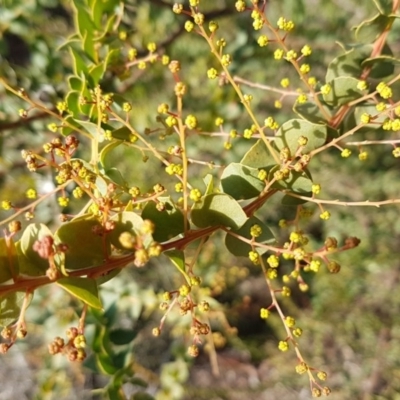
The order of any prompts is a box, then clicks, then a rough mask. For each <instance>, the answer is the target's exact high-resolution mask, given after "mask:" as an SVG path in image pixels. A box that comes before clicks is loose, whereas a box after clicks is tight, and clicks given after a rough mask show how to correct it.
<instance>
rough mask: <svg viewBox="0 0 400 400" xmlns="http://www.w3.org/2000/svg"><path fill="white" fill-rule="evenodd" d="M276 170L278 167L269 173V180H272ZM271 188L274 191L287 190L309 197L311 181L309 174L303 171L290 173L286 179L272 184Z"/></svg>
mask: <svg viewBox="0 0 400 400" xmlns="http://www.w3.org/2000/svg"><path fill="white" fill-rule="evenodd" d="M278 169H279V167H275V168H273V169H272V170H271V171H270V175H269V179H270V180H272V179H273V175H274V172H275V171H277V170H278ZM272 187H273V188H274V189H287V190H290V191H291V192H293V193H296V194H300V195H302V196H309V195H311V188H312V180H311V177H310V176H309V174H308V173H307V172H305V171H303V172H297V171H291V172H290V174H289V176H288V177H287V178H286V179H284V180H279V181H276V182H274V184H273V185H272Z"/></svg>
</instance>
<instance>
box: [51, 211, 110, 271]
mask: <svg viewBox="0 0 400 400" xmlns="http://www.w3.org/2000/svg"><path fill="white" fill-rule="evenodd" d="M99 228H101V225H100V224H99V222H98V221H97V219H96V218H94V217H93V216H92V215H91V214H87V215H83V216H82V217H80V218H79V219H75V220H72V221H70V222H66V223H64V224H63V225H61V226H60V228H59V229H58V230H57V232H56V233H55V235H54V237H55V239H56V241H57V243H65V244H66V245H67V246H68V251H67V252H66V254H65V268H66V269H70V270H75V269H81V268H88V267H91V266H96V265H101V264H103V263H104V259H105V258H106V255H108V254H110V246H109V244H104V241H103V238H102V237H101V236H100V235H98V234H96V233H94V232H93V229H99ZM104 246H106V247H105V248H104Z"/></svg>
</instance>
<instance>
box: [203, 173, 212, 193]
mask: <svg viewBox="0 0 400 400" xmlns="http://www.w3.org/2000/svg"><path fill="white" fill-rule="evenodd" d="M203 182H204V183H205V184H206V191H205V193H204V194H205V195H207V194H211V193H213V192H214V177H213V176H212V175H211V174H207V175H206V176H205V177H204V178H203Z"/></svg>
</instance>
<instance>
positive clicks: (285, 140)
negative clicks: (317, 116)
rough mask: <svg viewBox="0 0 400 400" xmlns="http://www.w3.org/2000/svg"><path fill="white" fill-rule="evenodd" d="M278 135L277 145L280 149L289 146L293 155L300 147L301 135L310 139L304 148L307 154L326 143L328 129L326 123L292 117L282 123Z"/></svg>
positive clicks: (303, 151)
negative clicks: (315, 122) (314, 122)
mask: <svg viewBox="0 0 400 400" xmlns="http://www.w3.org/2000/svg"><path fill="white" fill-rule="evenodd" d="M276 135H277V136H276V140H275V145H276V147H277V148H278V149H279V150H280V149H282V148H284V147H287V148H289V150H290V153H291V155H292V156H293V155H294V154H296V151H297V149H298V148H299V143H298V140H299V138H300V137H301V136H304V137H306V138H307V140H308V141H307V144H306V145H305V146H304V147H303V150H302V153H303V154H305V153H309V152H310V151H312V150H314V149H317V148H319V147H321V146H323V145H324V144H325V142H326V138H327V136H328V130H327V127H326V125H321V124H313V123H311V122H309V121H304V120H302V119H291V120H289V121H287V122H285V123H284V124H283V125H281V127H280V128H279V130H278V132H277V133H276Z"/></svg>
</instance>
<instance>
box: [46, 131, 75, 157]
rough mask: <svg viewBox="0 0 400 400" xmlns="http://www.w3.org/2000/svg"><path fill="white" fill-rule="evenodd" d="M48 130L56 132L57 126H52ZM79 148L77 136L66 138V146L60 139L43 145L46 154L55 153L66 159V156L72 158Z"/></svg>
mask: <svg viewBox="0 0 400 400" xmlns="http://www.w3.org/2000/svg"><path fill="white" fill-rule="evenodd" d="M48 128H49V129H50V130H52V131H54V130H55V129H56V128H57V126H56V125H55V124H50V125H49V126H48ZM78 146H79V140H78V139H77V137H76V136H75V135H69V136H67V137H66V138H65V140H64V144H63V143H62V141H61V139H60V138H54V139H53V140H52V141H51V142H48V143H45V144H44V145H43V150H44V151H45V153H54V154H56V155H57V156H61V157H65V156H66V155H68V156H71V155H72V154H73V153H74V152H75V150H76V149H77V148H78Z"/></svg>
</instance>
